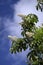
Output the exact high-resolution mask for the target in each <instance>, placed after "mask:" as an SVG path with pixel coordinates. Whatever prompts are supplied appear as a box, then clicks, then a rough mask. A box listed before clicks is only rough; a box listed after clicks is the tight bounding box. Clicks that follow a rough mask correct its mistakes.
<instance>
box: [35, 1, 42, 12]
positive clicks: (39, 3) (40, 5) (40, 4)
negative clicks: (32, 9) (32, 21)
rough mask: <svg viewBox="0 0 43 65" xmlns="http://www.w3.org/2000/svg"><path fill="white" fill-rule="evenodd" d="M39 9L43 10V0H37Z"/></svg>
mask: <svg viewBox="0 0 43 65" xmlns="http://www.w3.org/2000/svg"><path fill="white" fill-rule="evenodd" d="M36 9H37V10H39V9H40V10H41V11H42V10H43V0H37V5H36Z"/></svg>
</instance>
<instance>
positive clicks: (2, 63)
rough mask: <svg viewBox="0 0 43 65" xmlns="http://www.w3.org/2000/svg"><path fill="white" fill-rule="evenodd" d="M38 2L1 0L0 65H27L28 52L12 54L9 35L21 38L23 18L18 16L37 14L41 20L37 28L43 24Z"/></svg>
mask: <svg viewBox="0 0 43 65" xmlns="http://www.w3.org/2000/svg"><path fill="white" fill-rule="evenodd" d="M36 4H37V1H36V0H0V65H27V64H26V52H27V53H28V51H29V50H26V51H23V52H22V53H18V54H16V55H15V54H11V53H10V52H9V48H10V46H11V41H10V40H9V39H8V35H14V36H17V37H21V34H20V32H21V26H19V24H18V23H19V22H21V18H20V17H19V16H17V15H18V14H25V15H27V14H30V13H33V14H36V15H37V16H38V18H39V22H38V23H37V26H39V25H41V23H43V12H40V11H37V10H36V9H35V6H36Z"/></svg>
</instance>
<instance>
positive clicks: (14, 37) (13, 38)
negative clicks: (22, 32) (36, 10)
mask: <svg viewBox="0 0 43 65" xmlns="http://www.w3.org/2000/svg"><path fill="white" fill-rule="evenodd" d="M8 38H10V39H11V40H12V41H17V39H18V38H17V37H16V36H11V35H9V36H8Z"/></svg>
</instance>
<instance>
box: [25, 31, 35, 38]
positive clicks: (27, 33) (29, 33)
mask: <svg viewBox="0 0 43 65" xmlns="http://www.w3.org/2000/svg"><path fill="white" fill-rule="evenodd" d="M26 35H27V36H28V37H32V36H33V35H34V33H32V32H26Z"/></svg>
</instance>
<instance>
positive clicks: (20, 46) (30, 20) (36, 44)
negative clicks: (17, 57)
mask: <svg viewBox="0 0 43 65" xmlns="http://www.w3.org/2000/svg"><path fill="white" fill-rule="evenodd" d="M19 16H20V17H22V22H21V23H19V24H20V25H21V28H22V29H21V30H22V32H21V35H22V36H23V37H22V38H16V37H14V36H9V38H10V39H11V40H12V45H11V49H10V51H11V53H17V52H22V50H26V49H27V48H28V47H29V49H30V52H28V54H27V58H28V60H29V61H30V63H29V62H28V65H43V26H41V27H36V25H35V24H36V23H37V22H38V17H37V16H36V15H35V14H29V15H19Z"/></svg>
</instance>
